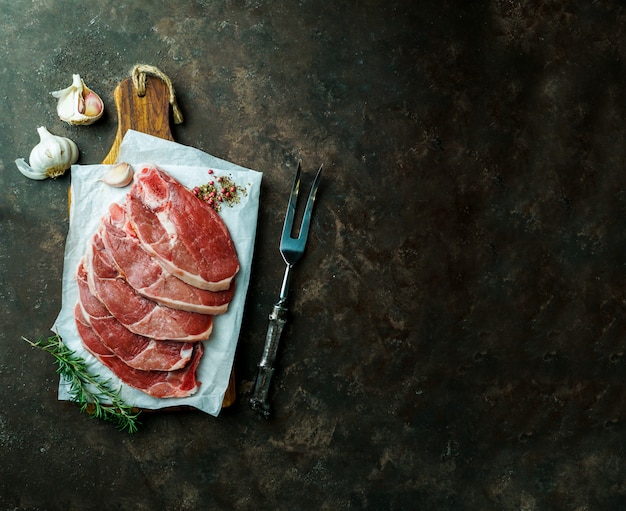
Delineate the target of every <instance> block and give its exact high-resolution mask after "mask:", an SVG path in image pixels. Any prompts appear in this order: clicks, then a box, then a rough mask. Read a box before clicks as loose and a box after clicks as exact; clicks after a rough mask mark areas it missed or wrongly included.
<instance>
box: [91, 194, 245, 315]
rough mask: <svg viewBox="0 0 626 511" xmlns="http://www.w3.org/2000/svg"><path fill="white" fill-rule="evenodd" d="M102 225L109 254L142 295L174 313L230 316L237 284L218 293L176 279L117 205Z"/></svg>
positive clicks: (124, 211)
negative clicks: (175, 310)
mask: <svg viewBox="0 0 626 511" xmlns="http://www.w3.org/2000/svg"><path fill="white" fill-rule="evenodd" d="M102 223H103V226H104V230H103V231H102V239H103V241H104V245H105V247H106V249H107V252H108V253H109V255H110V256H111V258H112V259H113V261H114V262H115V265H116V266H117V267H118V269H119V270H120V272H121V273H122V275H123V276H124V278H125V279H126V281H127V282H128V283H129V284H130V285H131V286H132V287H134V288H135V290H136V291H137V292H138V293H139V294H141V295H143V296H145V297H146V298H150V299H151V300H154V301H156V302H157V303H160V304H161V305H166V306H167V307H171V308H174V309H180V310H186V311H190V312H198V313H200V314H213V315H215V314H223V313H225V312H226V310H227V309H228V304H229V303H230V301H231V300H232V298H233V295H234V293H235V282H234V281H233V283H232V284H231V286H230V288H229V289H227V290H225V291H215V292H214V291H207V290H204V289H199V288H197V287H194V286H192V285H190V284H188V283H186V282H184V281H182V280H180V279H179V278H177V277H175V276H174V275H172V274H171V273H170V272H168V271H167V270H165V269H164V268H163V267H162V266H161V265H160V264H159V263H158V262H157V260H156V259H155V258H154V257H153V256H152V255H150V254H148V252H146V251H145V250H144V249H143V248H142V246H141V243H140V242H139V240H138V239H137V235H136V233H135V232H134V230H133V229H132V227H131V225H130V224H129V223H128V221H127V218H126V210H125V209H124V208H123V207H122V206H120V205H119V204H117V203H113V204H111V206H110V207H109V212H108V214H107V215H105V216H104V218H103V219H102Z"/></svg>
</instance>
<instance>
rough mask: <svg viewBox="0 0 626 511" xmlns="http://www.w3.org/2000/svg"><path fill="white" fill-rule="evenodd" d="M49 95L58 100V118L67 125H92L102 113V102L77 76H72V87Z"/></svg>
mask: <svg viewBox="0 0 626 511" xmlns="http://www.w3.org/2000/svg"><path fill="white" fill-rule="evenodd" d="M51 94H52V95H53V96H54V97H55V98H57V99H58V100H59V102H58V103H57V113H58V114H59V117H60V118H61V120H63V121H65V122H67V123H68V124H76V125H77V124H82V125H87V124H92V123H93V122H95V121H97V120H98V119H100V117H102V114H103V113H104V102H103V101H102V99H101V98H100V96H98V95H97V94H96V93H95V92H94V91H92V90H91V89H90V88H89V87H87V86H86V85H85V82H83V80H82V79H81V77H80V75H78V74H75V75H72V85H70V86H69V87H67V88H65V89H62V90H57V91H54V92H52V93H51Z"/></svg>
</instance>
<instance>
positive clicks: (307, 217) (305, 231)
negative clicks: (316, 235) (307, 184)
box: [298, 165, 324, 250]
mask: <svg viewBox="0 0 626 511" xmlns="http://www.w3.org/2000/svg"><path fill="white" fill-rule="evenodd" d="M323 168H324V165H320V168H319V169H318V171H317V174H316V175H315V180H314V181H313V185H311V191H310V192H309V199H308V200H307V203H306V208H305V210H304V215H303V217H302V225H301V227H300V232H299V233H298V241H299V242H300V244H301V246H302V249H303V250H304V246H305V245H306V240H307V238H308V236H309V226H310V225H311V213H312V212H313V203H314V202H315V196H316V194H317V189H318V187H319V185H320V179H321V177H322V169H323Z"/></svg>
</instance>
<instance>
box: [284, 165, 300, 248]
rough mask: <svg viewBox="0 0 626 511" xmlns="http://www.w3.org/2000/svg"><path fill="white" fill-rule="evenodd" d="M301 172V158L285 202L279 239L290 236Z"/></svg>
mask: <svg viewBox="0 0 626 511" xmlns="http://www.w3.org/2000/svg"><path fill="white" fill-rule="evenodd" d="M301 173H302V160H299V161H298V168H297V169H296V176H295V177H294V178H293V186H292V187H291V195H290V196H289V204H287V214H286V215H285V223H284V224H283V234H282V238H281V239H283V240H284V239H286V238H290V237H291V231H292V229H293V218H294V216H295V214H296V203H297V202H298V193H299V192H300V174H301Z"/></svg>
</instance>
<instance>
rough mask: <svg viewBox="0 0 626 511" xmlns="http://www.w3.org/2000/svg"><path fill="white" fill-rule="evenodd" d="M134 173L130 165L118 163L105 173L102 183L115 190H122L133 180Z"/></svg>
mask: <svg viewBox="0 0 626 511" xmlns="http://www.w3.org/2000/svg"><path fill="white" fill-rule="evenodd" d="M134 173H135V172H134V171H133V168H132V167H131V166H130V163H125V162H124V163H118V164H117V165H115V166H114V167H112V168H110V169H109V170H107V171H106V173H105V174H104V177H103V178H102V182H103V183H105V184H107V185H109V186H113V187H115V188H123V187H124V186H126V185H129V184H130V182H131V181H132V180H133V175H134Z"/></svg>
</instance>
